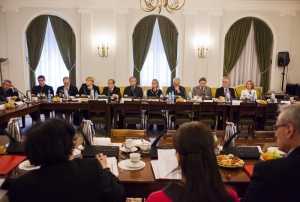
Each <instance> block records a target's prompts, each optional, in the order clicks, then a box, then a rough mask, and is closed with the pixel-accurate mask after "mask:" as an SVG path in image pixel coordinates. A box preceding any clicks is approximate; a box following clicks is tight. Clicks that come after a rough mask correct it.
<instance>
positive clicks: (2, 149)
mask: <svg viewBox="0 0 300 202" xmlns="http://www.w3.org/2000/svg"><path fill="white" fill-rule="evenodd" d="M3 152H4V147H3V146H0V154H1V153H3Z"/></svg>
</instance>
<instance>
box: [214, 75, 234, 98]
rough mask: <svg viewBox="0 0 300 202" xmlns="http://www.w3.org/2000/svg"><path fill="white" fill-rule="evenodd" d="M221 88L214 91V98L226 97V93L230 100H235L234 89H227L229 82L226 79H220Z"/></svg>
mask: <svg viewBox="0 0 300 202" xmlns="http://www.w3.org/2000/svg"><path fill="white" fill-rule="evenodd" d="M222 83H223V86H222V87H221V88H218V89H217V91H216V98H222V97H224V98H225V97H226V93H227V92H229V93H230V96H231V98H235V94H234V89H233V88H229V84H230V80H229V78H228V77H223V79H222Z"/></svg>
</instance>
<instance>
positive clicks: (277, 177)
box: [241, 104, 300, 202]
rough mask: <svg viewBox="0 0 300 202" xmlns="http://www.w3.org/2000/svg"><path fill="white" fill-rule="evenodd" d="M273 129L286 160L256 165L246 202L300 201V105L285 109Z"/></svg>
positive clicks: (283, 107) (287, 106)
mask: <svg viewBox="0 0 300 202" xmlns="http://www.w3.org/2000/svg"><path fill="white" fill-rule="evenodd" d="M279 111H280V114H279V116H278V118H277V122H276V125H274V126H273V129H274V131H275V137H276V138H277V145H278V149H279V150H281V151H283V152H285V153H286V154H287V155H286V157H283V158H279V159H275V160H269V161H265V162H259V163H257V164H255V166H254V171H253V175H252V177H251V181H250V185H249V187H248V190H247V192H246V195H245V197H244V198H242V199H241V201H242V202H247V201H251V202H253V201H254V202H255V201H285V202H286V201H300V194H299V190H300V172H299V171H300V105H298V104H292V105H281V106H280V107H279Z"/></svg>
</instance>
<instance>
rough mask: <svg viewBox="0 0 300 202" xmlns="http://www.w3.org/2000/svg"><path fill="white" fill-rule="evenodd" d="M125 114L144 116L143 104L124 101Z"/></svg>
mask: <svg viewBox="0 0 300 202" xmlns="http://www.w3.org/2000/svg"><path fill="white" fill-rule="evenodd" d="M124 114H125V115H126V114H141V115H142V103H141V102H140V101H124Z"/></svg>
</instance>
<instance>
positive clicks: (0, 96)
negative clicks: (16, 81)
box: [0, 95, 9, 102]
mask: <svg viewBox="0 0 300 202" xmlns="http://www.w3.org/2000/svg"><path fill="white" fill-rule="evenodd" d="M0 98H2V99H4V101H6V102H9V101H8V99H7V98H6V97H3V96H2V95H0Z"/></svg>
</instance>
